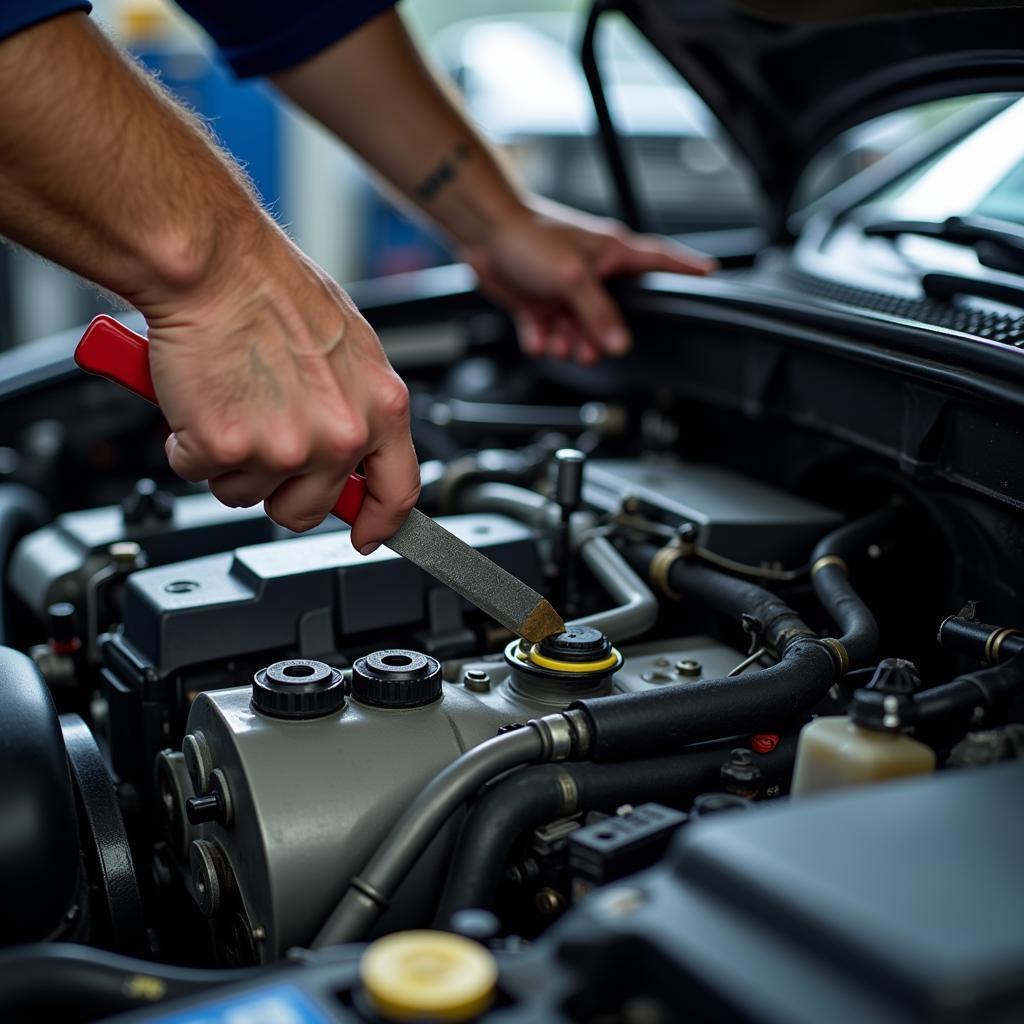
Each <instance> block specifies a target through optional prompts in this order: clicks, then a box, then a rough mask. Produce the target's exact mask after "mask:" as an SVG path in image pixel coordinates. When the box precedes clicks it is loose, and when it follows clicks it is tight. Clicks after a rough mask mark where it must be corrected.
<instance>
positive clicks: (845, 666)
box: [820, 636, 850, 679]
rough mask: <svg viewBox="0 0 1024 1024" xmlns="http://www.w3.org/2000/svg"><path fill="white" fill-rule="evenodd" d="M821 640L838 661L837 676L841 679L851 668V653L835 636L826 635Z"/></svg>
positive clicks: (833, 658)
mask: <svg viewBox="0 0 1024 1024" xmlns="http://www.w3.org/2000/svg"><path fill="white" fill-rule="evenodd" d="M820 642H821V643H823V644H824V645H825V647H827V648H828V652H829V654H831V655H832V660H833V661H834V662H835V663H836V676H837V678H840V679H841V678H842V677H843V676H845V675H846V673H847V672H848V671H849V670H850V655H849V654H848V653H847V651H846V648H845V647H844V646H843V645H842V644H841V643H840V642H839V641H838V640H836V638H835V637H831V636H825V637H822V638H821V641H820Z"/></svg>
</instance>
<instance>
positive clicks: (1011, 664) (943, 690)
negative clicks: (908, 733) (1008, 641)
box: [912, 652, 1024, 726]
mask: <svg viewBox="0 0 1024 1024" xmlns="http://www.w3.org/2000/svg"><path fill="white" fill-rule="evenodd" d="M1021 693H1024V652H1021V653H1019V654H1016V655H1014V657H1013V658H1012V659H1011V660H1010V661H1004V662H1003V663H1002V664H1000V665H996V666H994V667H992V668H983V669H980V670H979V671H977V672H971V673H969V674H968V675H963V676H958V677H957V678H956V679H953V680H952V681H950V682H948V683H944V684H943V685H942V686H935V687H932V688H931V689H930V690H922V691H921V692H920V693H916V694H914V703H913V712H912V714H913V722H914V724H915V725H921V726H925V725H931V724H932V723H934V722H937V721H945V720H947V719H953V718H957V717H962V718H964V719H966V720H967V722H968V723H969V722H970V719H971V716H972V715H973V714H974V709H975V708H977V707H981V708H984V709H985V710H988V709H990V708H995V707H999V706H1000V705H1003V704H1006V703H1007V702H1009V701H1011V700H1013V698H1014V697H1017V696H1020V694H1021Z"/></svg>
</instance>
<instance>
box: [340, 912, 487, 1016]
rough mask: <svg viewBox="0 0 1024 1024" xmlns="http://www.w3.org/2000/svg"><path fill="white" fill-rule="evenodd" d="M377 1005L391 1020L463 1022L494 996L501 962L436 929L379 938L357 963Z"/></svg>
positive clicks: (468, 941) (467, 941)
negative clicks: (498, 963)
mask: <svg viewBox="0 0 1024 1024" xmlns="http://www.w3.org/2000/svg"><path fill="white" fill-rule="evenodd" d="M359 974H360V977H361V978H362V982H363V988H364V990H365V992H366V995H367V998H368V999H369V1000H370V1003H371V1004H372V1005H373V1008H374V1009H375V1010H376V1011H377V1012H378V1013H379V1014H380V1015H381V1016H382V1017H386V1018H388V1019H390V1020H395V1021H406V1020H431V1021H433V1020H437V1021H465V1020H471V1019H472V1018H473V1017H476V1016H478V1015H479V1014H481V1013H483V1012H484V1010H486V1009H487V1008H488V1006H490V1005H491V1002H492V1000H493V999H494V987H495V985H496V984H497V981H498V965H497V964H496V963H495V962H494V957H493V956H491V954H490V953H489V952H488V951H487V950H486V949H485V948H484V947H483V946H481V945H480V944H479V943H478V942H473V941H472V939H464V938H463V937H462V936H460V935H451V934H449V933H448V932H435V931H408V932H397V933H396V934H394V935H388V936H385V937H384V938H383V939H378V940H377V941H376V942H374V943H373V944H372V945H371V946H370V948H369V949H367V951H366V952H365V953H364V954H363V958H362V960H361V961H360V963H359Z"/></svg>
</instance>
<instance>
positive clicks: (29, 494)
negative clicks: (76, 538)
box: [0, 484, 49, 644]
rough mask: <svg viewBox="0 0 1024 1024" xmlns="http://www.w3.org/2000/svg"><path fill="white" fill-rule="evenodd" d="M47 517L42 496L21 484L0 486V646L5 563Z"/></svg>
mask: <svg viewBox="0 0 1024 1024" xmlns="http://www.w3.org/2000/svg"><path fill="white" fill-rule="evenodd" d="M48 516H49V512H48V510H47V507H46V502H45V501H44V500H43V498H42V496H41V495H39V494H37V493H36V492H35V491H33V490H31V489H30V488H28V487H24V486H23V485H21V484H0V644H3V643H6V642H7V608H6V601H5V598H6V596H7V593H6V586H7V581H6V576H7V562H8V560H9V559H10V555H11V551H12V549H13V548H14V545H15V543H16V542H17V541H18V540H19V539H20V538H21V537H22V536H23V535H24V534H26V533H28V531H29V530H34V529H36V528H37V527H39V526H42V525H43V524H44V523H45V522H46V521H47V518H48Z"/></svg>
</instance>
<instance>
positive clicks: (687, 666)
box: [676, 658, 704, 676]
mask: <svg viewBox="0 0 1024 1024" xmlns="http://www.w3.org/2000/svg"><path fill="white" fill-rule="evenodd" d="M703 670H704V666H703V665H702V664H701V663H700V662H699V661H697V660H696V659H695V658H681V659H680V660H679V661H677V662H676V671H677V672H678V673H679V674H680V675H683V676H699V675H700V674H701V672H702V671H703Z"/></svg>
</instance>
